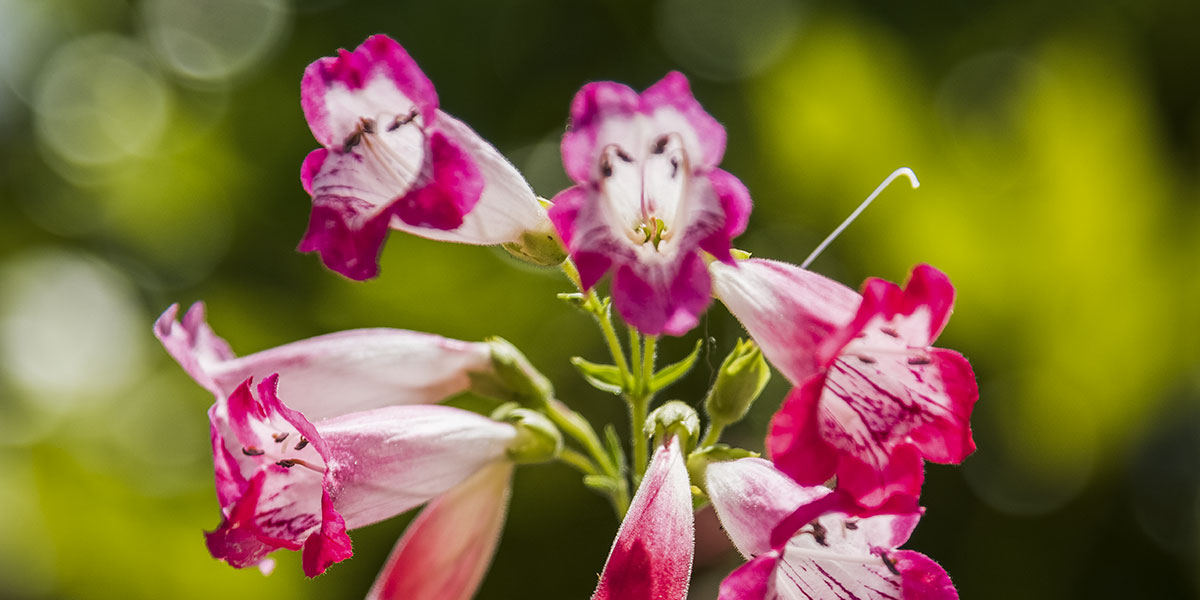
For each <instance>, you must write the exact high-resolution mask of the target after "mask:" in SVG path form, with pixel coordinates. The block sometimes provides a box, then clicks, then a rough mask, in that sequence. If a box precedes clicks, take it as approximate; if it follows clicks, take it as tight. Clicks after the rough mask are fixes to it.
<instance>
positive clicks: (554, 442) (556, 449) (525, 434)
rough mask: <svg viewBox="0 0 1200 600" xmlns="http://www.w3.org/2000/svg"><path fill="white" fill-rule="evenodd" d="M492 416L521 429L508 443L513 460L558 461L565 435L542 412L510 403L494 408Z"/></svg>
mask: <svg viewBox="0 0 1200 600" xmlns="http://www.w3.org/2000/svg"><path fill="white" fill-rule="evenodd" d="M492 418H493V419H495V420H497V421H504V422H505V423H510V424H512V426H513V427H516V429H517V437H516V438H515V439H513V441H512V443H511V444H509V446H508V457H509V458H511V459H512V460H513V462H516V463H520V464H525V463H539V462H546V461H548V460H554V459H555V458H557V457H558V455H559V454H560V453H561V452H562V448H563V439H562V434H561V433H559V431H558V428H557V427H555V426H554V423H551V422H550V419H549V418H547V417H546V415H543V414H542V413H540V412H537V411H534V410H529V409H528V408H520V407H519V406H517V405H516V404H513V403H509V404H504V405H502V406H501V407H499V408H497V409H496V410H495V411H493V412H492Z"/></svg>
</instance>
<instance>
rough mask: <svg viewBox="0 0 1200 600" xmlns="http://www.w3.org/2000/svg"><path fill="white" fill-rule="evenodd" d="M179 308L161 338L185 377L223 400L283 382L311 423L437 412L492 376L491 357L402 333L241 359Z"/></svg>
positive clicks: (168, 316)
mask: <svg viewBox="0 0 1200 600" xmlns="http://www.w3.org/2000/svg"><path fill="white" fill-rule="evenodd" d="M178 312H179V306H178V305H173V306H171V307H170V308H168V309H167V310H166V312H164V313H163V314H162V316H160V317H159V318H158V320H157V321H156V322H155V323H154V334H155V335H156V336H157V337H158V339H159V341H161V342H162V344H163V347H165V348H166V349H167V352H168V353H170V355H171V356H172V357H174V358H175V360H176V361H178V362H179V364H180V366H182V367H183V369H184V371H186V372H187V374H188V375H190V376H191V377H192V379H195V380H196V383H199V384H200V385H201V386H202V387H204V388H205V389H207V390H208V391H210V392H212V393H213V394H214V395H216V396H217V397H221V396H227V395H229V394H230V393H232V392H233V390H234V389H235V388H237V386H239V385H240V384H241V383H242V382H243V381H245V380H246V379H247V378H250V377H253V378H255V379H258V380H261V379H264V378H266V377H267V376H268V375H271V374H277V375H279V388H280V393H281V394H282V395H283V396H284V397H286V398H287V399H288V405H289V406H292V407H294V408H295V409H296V410H299V411H301V412H303V413H304V414H305V415H307V416H308V417H309V418H311V419H322V418H325V417H329V416H335V415H342V414H346V413H350V412H354V411H356V410H366V409H370V408H378V407H381V406H388V405H393V404H434V403H437V402H441V401H443V400H445V399H447V398H449V397H450V396H453V395H455V394H457V393H459V392H463V391H465V390H467V389H468V388H469V387H470V385H471V376H472V374H479V373H487V372H490V371H491V370H492V363H491V350H490V349H489V347H488V345H487V344H485V343H482V342H463V341H459V340H452V339H448V338H443V337H440V336H436V335H431V334H428V333H419V332H415V331H405V330H401V329H358V330H353V331H341V332H338V333H332V334H327V335H322V336H318V337H315V338H310V339H307V340H301V341H298V342H293V343H290V344H285V345H283V346H279V347H277V348H272V349H270V350H264V351H262V352H257V353H254V354H251V355H249V356H244V357H240V358H239V357H237V356H236V355H234V353H233V350H231V349H230V348H229V344H228V343H226V342H225V340H223V339H221V338H220V337H218V336H217V334H216V333H214V332H213V330H212V328H211V327H209V326H208V323H207V322H205V320H204V304H203V303H200V302H197V303H195V304H193V305H192V307H191V308H190V309H188V311H187V313H186V314H185V315H184V316H183V319H182V321H179V320H176V316H177V314H178Z"/></svg>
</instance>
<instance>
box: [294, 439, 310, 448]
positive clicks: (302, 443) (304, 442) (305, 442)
mask: <svg viewBox="0 0 1200 600" xmlns="http://www.w3.org/2000/svg"><path fill="white" fill-rule="evenodd" d="M307 445H308V440H306V439H304V436H301V437H300V441H299V442H296V450H303V449H304V447H305V446H307Z"/></svg>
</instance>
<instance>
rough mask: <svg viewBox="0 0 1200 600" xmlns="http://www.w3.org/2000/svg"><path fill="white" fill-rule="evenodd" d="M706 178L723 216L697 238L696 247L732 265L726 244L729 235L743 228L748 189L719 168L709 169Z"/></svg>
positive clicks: (748, 203)
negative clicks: (717, 223) (707, 231)
mask: <svg viewBox="0 0 1200 600" xmlns="http://www.w3.org/2000/svg"><path fill="white" fill-rule="evenodd" d="M708 181H709V183H710V184H711V185H712V189H713V191H714V193H715V194H716V197H717V199H718V200H719V201H720V203H721V213H722V214H723V215H724V219H723V222H722V225H721V227H720V229H717V230H716V231H713V232H712V233H710V234H708V236H707V237H705V238H704V239H702V240H701V241H700V249H701V250H704V251H705V252H707V253H709V254H711V255H713V256H714V257H715V258H716V259H717V260H719V261H721V262H724V263H726V264H730V265H732V264H733V256H732V255H730V253H729V246H730V244H732V242H733V238H735V237H737V236H739V235H741V234H742V232H744V231H746V225H747V224H748V223H749V222H750V209H751V207H752V202H751V201H750V191H749V190H747V189H746V186H745V185H743V184H742V182H741V180H740V179H738V178H737V177H734V176H733V175H731V174H729V173H727V172H725V171H722V170H721V169H713V170H712V171H711V172H709V173H708Z"/></svg>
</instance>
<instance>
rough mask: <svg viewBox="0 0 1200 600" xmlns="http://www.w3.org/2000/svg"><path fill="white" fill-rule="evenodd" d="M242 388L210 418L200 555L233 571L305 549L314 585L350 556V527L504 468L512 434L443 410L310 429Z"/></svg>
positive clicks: (354, 418)
mask: <svg viewBox="0 0 1200 600" xmlns="http://www.w3.org/2000/svg"><path fill="white" fill-rule="evenodd" d="M277 379H278V377H277V376H270V377H268V378H266V379H264V380H263V381H262V382H261V383H259V384H258V386H257V387H256V388H252V386H251V382H250V380H247V381H246V382H244V383H242V384H241V385H239V386H238V387H237V388H236V389H234V391H233V393H232V394H230V395H229V396H228V397H222V398H219V399H218V400H217V403H216V404H215V405H213V407H212V409H210V410H209V420H210V423H211V426H212V444H213V464H214V468H215V471H216V485H217V498H218V500H219V502H220V505H221V513H222V516H223V520H222V522H221V525H220V527H218V528H217V529H216V530H215V531H213V532H211V533H209V534H207V535H206V539H207V542H208V548H209V551H210V552H211V553H212V555H213V556H214V557H216V558H219V559H221V560H224V561H226V562H228V563H229V564H231V565H233V566H235V567H247V566H252V565H257V564H259V563H260V562H262V561H263V560H264V559H265V558H266V556H267V554H268V553H270V552H271V551H273V550H275V549H278V548H286V549H289V550H299V549H301V548H303V551H304V552H303V559H304V560H303V562H304V572H305V574H307V575H308V576H309V577H314V576H316V575H319V574H321V573H323V572H324V571H325V569H326V568H327V567H328V566H329V565H331V564H333V563H335V562H338V561H341V560H344V559H346V558H349V557H350V555H351V554H352V552H351V549H350V538H349V536H348V535H347V534H346V531H347V530H348V529H355V528H357V527H362V526H364V525H370V524H372V523H375V522H377V521H381V520H383V519H387V518H390V517H393V516H395V515H398V514H400V513H403V512H405V511H407V510H409V509H411V508H413V507H416V506H419V505H421V504H423V503H425V502H427V501H429V500H430V499H432V498H435V497H437V496H438V495H440V494H442V493H443V492H446V491H447V490H449V489H451V488H453V487H454V486H455V485H458V484H459V483H461V482H462V481H464V480H466V479H467V478H468V477H470V476H471V474H473V473H476V472H477V471H479V470H481V469H483V468H485V467H487V466H489V465H492V464H494V463H497V462H501V461H506V460H508V456H509V454H508V452H509V449H510V447H511V446H512V445H513V444H514V442H515V441H516V440H517V439H518V434H517V429H516V427H514V426H513V425H511V424H508V423H499V422H496V421H493V420H491V419H488V418H486V417H483V416H480V415H477V414H475V413H471V412H467V411H464V410H459V409H455V408H451V407H446V406H430V405H413V406H389V407H384V408H377V409H374V410H368V411H360V412H353V413H348V414H344V415H341V416H336V417H331V418H328V419H324V420H321V421H316V422H315V423H314V422H310V421H309V420H308V419H307V418H305V416H304V415H303V414H301V413H300V412H298V411H295V410H293V409H291V408H288V406H287V405H285V404H284V403H283V402H282V401H281V400H280V398H279V397H278V396H277V395H276V382H277Z"/></svg>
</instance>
